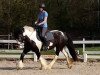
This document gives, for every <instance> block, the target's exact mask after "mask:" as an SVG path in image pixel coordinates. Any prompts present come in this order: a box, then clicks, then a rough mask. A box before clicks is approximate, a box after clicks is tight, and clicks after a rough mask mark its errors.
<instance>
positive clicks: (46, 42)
mask: <svg viewBox="0 0 100 75" xmlns="http://www.w3.org/2000/svg"><path fill="white" fill-rule="evenodd" d="M43 46H44V50H48V46H49V42H48V41H47V39H46V38H44V41H43Z"/></svg>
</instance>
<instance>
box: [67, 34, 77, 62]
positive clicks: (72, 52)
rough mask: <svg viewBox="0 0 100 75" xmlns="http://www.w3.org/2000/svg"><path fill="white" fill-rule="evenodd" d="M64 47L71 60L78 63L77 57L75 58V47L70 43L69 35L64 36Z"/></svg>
mask: <svg viewBox="0 0 100 75" xmlns="http://www.w3.org/2000/svg"><path fill="white" fill-rule="evenodd" d="M66 38H67V39H66V46H67V48H68V49H69V52H70V54H71V56H72V58H73V60H74V61H78V57H77V53H76V51H75V47H74V44H73V42H72V39H71V37H70V36H69V35H66Z"/></svg>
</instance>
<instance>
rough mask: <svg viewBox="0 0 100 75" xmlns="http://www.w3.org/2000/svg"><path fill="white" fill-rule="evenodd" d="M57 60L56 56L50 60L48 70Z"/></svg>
mask: <svg viewBox="0 0 100 75" xmlns="http://www.w3.org/2000/svg"><path fill="white" fill-rule="evenodd" d="M57 58H58V56H57V55H56V56H55V57H54V59H53V60H52V62H51V63H50V64H49V65H48V69H51V68H52V66H53V65H54V63H55V62H56V60H57Z"/></svg>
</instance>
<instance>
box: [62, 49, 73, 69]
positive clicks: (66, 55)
mask: <svg viewBox="0 0 100 75" xmlns="http://www.w3.org/2000/svg"><path fill="white" fill-rule="evenodd" d="M62 53H63V54H64V56H65V57H66V60H67V64H68V68H71V67H72V65H71V61H70V59H69V56H68V53H66V51H65V49H64V48H63V50H62Z"/></svg>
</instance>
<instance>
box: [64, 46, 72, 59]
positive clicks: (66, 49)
mask: <svg viewBox="0 0 100 75" xmlns="http://www.w3.org/2000/svg"><path fill="white" fill-rule="evenodd" d="M64 50H65V51H66V53H67V54H68V56H69V57H70V58H72V56H71V54H70V53H69V50H68V48H67V47H66V46H65V47H64Z"/></svg>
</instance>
